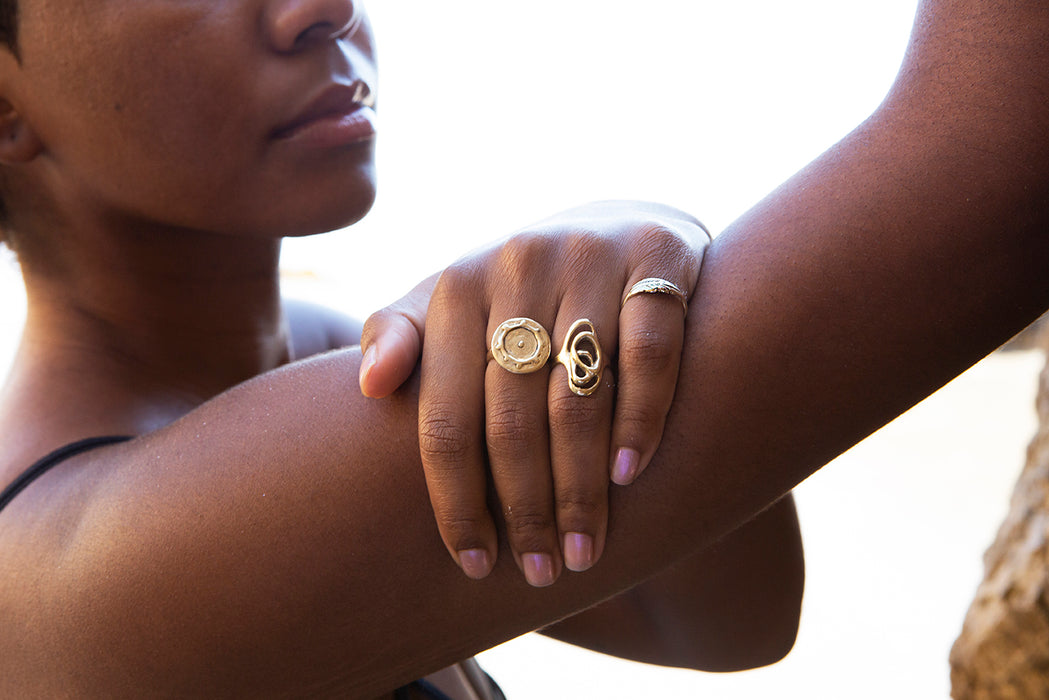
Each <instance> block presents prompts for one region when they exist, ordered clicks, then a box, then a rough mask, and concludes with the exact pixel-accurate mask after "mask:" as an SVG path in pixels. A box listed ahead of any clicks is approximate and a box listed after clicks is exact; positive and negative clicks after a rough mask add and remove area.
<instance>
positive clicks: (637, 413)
mask: <svg viewBox="0 0 1049 700" xmlns="http://www.w3.org/2000/svg"><path fill="white" fill-rule="evenodd" d="M616 413H617V415H616V418H617V420H618V422H619V424H620V425H621V426H623V427H624V428H626V429H627V431H628V432H629V433H640V435H636V436H635V437H638V438H642V439H644V438H649V439H653V438H655V437H658V435H653V433H657V432H662V429H663V421H665V420H666V410H665V409H663V408H662V407H660V406H655V405H653V404H652V403H651V402H640V401H623V402H621V403H620V404H619V405H618V406H616Z"/></svg>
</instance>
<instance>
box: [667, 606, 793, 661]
mask: <svg viewBox="0 0 1049 700" xmlns="http://www.w3.org/2000/svg"><path fill="white" fill-rule="evenodd" d="M739 613H740V614H739V615H738V616H737V622H736V624H735V625H733V626H731V627H729V628H725V629H722V630H721V631H720V633H719V634H717V635H713V636H711V635H709V632H710V630H705V632H706V634H704V635H703V636H704V639H702V640H693V642H692V643H691V644H688V645H679V647H678V648H679V649H684V648H685V647H686V646H687V647H688V648H689V651H688V652H687V653H686V654H684V655H681V654H680V653H679V663H678V664H675V665H678V666H681V667H682V668H690V669H694V670H697V671H706V672H711V673H731V672H735V671H746V670H749V669H755V668H761V667H762V666H771V665H772V664H775V663H777V662H779V661H781V660H783V659H784V658H785V657H786V656H787V654H789V653H790V651H791V649H793V648H794V643H795V642H796V641H797V638H798V626H799V622H800V619H801V590H800V587H799V588H798V589H797V590H796V591H795V590H787V591H783V590H780V591H778V595H777V596H776V599H775V605H772V606H770V605H769V604H768V600H766V601H765V602H762V603H761V604H758V605H755V606H754V608H752V609H750V610H746V611H742V610H741V611H739Z"/></svg>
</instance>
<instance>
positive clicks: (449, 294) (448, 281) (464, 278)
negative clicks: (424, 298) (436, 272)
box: [431, 263, 476, 302]
mask: <svg viewBox="0 0 1049 700" xmlns="http://www.w3.org/2000/svg"><path fill="white" fill-rule="evenodd" d="M475 284H476V279H475V275H474V273H473V270H471V269H470V268H469V267H468V266H466V265H464V264H461V263H456V264H454V265H451V266H449V267H448V268H446V269H445V270H444V271H443V272H442V273H441V276H440V277H439V278H438V279H437V283H436V284H435V285H434V289H433V294H432V295H431V302H432V301H440V300H443V299H457V298H458V299H462V295H463V294H464V293H466V292H469V291H471V290H472V289H473V287H474V285H475Z"/></svg>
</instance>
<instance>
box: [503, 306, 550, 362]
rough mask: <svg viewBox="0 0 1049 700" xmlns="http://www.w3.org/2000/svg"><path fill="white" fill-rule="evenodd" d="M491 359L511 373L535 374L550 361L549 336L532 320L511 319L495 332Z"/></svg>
mask: <svg viewBox="0 0 1049 700" xmlns="http://www.w3.org/2000/svg"><path fill="white" fill-rule="evenodd" d="M491 357H492V359H493V360H495V361H496V362H498V363H499V366H500V367H502V368H503V369H505V370H506V371H508V372H513V373H514V374H529V373H530V372H535V371H536V370H538V369H540V368H542V366H543V365H545V364H546V361H547V360H548V359H550V335H549V334H548V333H547V332H546V329H545V328H543V327H542V326H541V325H539V323H538V322H536V321H533V320H532V319H530V318H524V317H521V318H511V319H509V320H506V321H503V322H502V323H501V324H499V327H498V328H496V329H495V333H494V334H493V335H492V347H491Z"/></svg>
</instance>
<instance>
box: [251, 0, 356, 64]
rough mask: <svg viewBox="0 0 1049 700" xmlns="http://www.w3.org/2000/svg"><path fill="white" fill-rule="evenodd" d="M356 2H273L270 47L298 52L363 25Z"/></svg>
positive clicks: (267, 22) (268, 22) (268, 21)
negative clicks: (355, 26)
mask: <svg viewBox="0 0 1049 700" xmlns="http://www.w3.org/2000/svg"><path fill="white" fill-rule="evenodd" d="M357 4H358V3H357V0H273V1H272V2H270V3H269V4H268V6H267V10H266V17H265V20H264V21H265V26H266V33H267V35H268V39H269V42H270V45H271V46H272V47H273V49H275V50H276V51H279V52H281V53H295V52H298V51H304V50H306V49H309V48H312V47H313V46H316V45H318V44H323V43H324V42H327V41H330V40H331V39H334V38H335V37H338V36H342V35H343V34H347V33H348V32H349V31H350V30H351V29H352V28H353V26H354V25H356V24H357V23H358V22H360V12H359V10H358V7H357Z"/></svg>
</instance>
